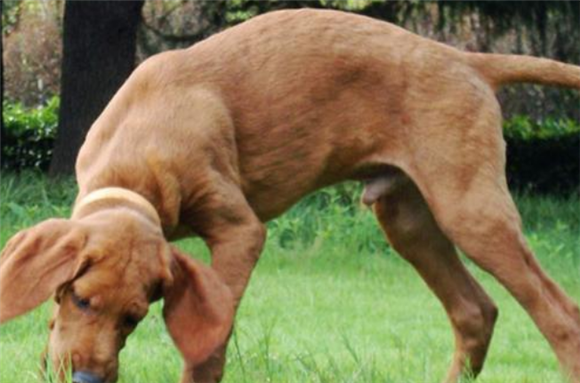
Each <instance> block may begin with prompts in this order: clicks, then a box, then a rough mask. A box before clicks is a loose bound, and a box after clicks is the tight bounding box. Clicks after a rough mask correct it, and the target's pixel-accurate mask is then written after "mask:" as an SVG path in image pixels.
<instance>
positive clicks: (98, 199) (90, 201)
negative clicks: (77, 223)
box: [71, 187, 161, 227]
mask: <svg viewBox="0 0 580 383" xmlns="http://www.w3.org/2000/svg"><path fill="white" fill-rule="evenodd" d="M111 203H114V204H122V205H124V206H126V207H129V208H131V207H132V208H134V209H137V210H138V211H139V212H141V213H142V214H143V215H145V217H147V218H148V219H149V220H151V221H152V223H154V224H155V225H156V226H159V227H161V219H160V218H159V214H158V213H157V210H156V209H155V207H153V205H152V204H151V202H149V201H148V200H147V199H146V198H145V197H143V196H142V195H140V194H138V193H135V192H134V191H131V190H129V189H125V188H120V187H107V188H102V189H97V190H94V191H92V192H90V193H89V194H87V195H86V196H84V197H83V198H81V199H80V200H78V201H77V202H76V203H75V206H74V209H73V213H72V215H71V218H72V219H80V218H82V217H84V216H86V215H88V214H90V213H91V212H93V211H95V210H97V209H100V208H103V207H107V206H110V204H111Z"/></svg>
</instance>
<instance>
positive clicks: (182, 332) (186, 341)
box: [163, 247, 234, 365]
mask: <svg viewBox="0 0 580 383" xmlns="http://www.w3.org/2000/svg"><path fill="white" fill-rule="evenodd" d="M171 252H172V256H171V258H172V260H171V274H172V281H170V282H169V283H168V284H167V286H166V287H165V288H164V292H163V295H164V300H165V303H164V307H163V316H164V318H165V324H166V326H167V329H168V331H169V334H170V335H171V337H172V338H173V341H174V342H175V345H176V346H177V348H178V349H179V351H180V352H181V354H182V355H183V358H184V359H185V361H186V362H187V363H188V364H190V365H197V364H199V363H201V362H203V361H205V360H206V359H207V358H208V357H209V356H210V355H211V353H212V352H213V351H215V349H216V348H217V347H218V346H220V345H221V344H222V343H223V342H224V341H225V340H226V338H227V336H228V334H229V331H230V329H231V326H232V321H233V317H234V303H233V299H232V295H231V292H230V289H229V288H228V287H227V286H226V285H225V284H224V283H223V282H222V280H221V279H220V277H219V276H218V275H217V274H216V273H215V271H213V270H212V269H211V268H210V267H209V266H206V265H204V264H203V263H201V262H199V261H196V260H194V259H191V258H189V257H188V256H187V255H185V254H183V253H181V252H179V250H177V249H175V248H173V247H171Z"/></svg>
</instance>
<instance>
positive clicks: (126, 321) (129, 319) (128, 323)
mask: <svg viewBox="0 0 580 383" xmlns="http://www.w3.org/2000/svg"><path fill="white" fill-rule="evenodd" d="M137 323H139V318H137V317H136V316H134V315H126V316H125V317H124V318H123V326H125V327H129V328H133V327H135V326H137Z"/></svg>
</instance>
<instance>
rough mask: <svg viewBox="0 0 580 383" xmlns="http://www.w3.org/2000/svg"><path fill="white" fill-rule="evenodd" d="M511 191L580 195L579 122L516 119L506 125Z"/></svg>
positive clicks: (505, 133)
mask: <svg viewBox="0 0 580 383" xmlns="http://www.w3.org/2000/svg"><path fill="white" fill-rule="evenodd" d="M504 135H505V140H506V143H507V169H506V172H507V178H508V183H509V185H510V188H512V189H517V190H525V191H529V192H532V193H570V192H576V193H578V192H580V123H579V122H578V121H574V120H556V119H551V118H547V119H545V120H543V121H533V120H532V119H530V118H529V117H526V116H516V117H514V118H512V119H510V120H508V121H506V122H505V123H504Z"/></svg>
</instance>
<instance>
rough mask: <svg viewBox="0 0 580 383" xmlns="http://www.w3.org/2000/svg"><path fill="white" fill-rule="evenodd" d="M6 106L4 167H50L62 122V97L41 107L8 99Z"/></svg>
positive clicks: (3, 150)
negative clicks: (26, 105) (59, 109)
mask: <svg viewBox="0 0 580 383" xmlns="http://www.w3.org/2000/svg"><path fill="white" fill-rule="evenodd" d="M2 107H3V112H2V113H3V119H4V129H5V132H4V133H5V136H4V137H3V141H2V155H1V157H2V167H3V168H5V169H11V170H23V169H26V168H36V169H40V170H42V171H46V170H48V166H49V164H50V158H51V156H52V149H53V146H54V139H55V136H56V128H57V125H58V107H59V98H58V97H56V96H55V97H53V98H51V99H50V100H49V102H48V103H47V104H46V105H45V106H41V107H37V108H26V107H24V106H23V105H22V104H20V103H10V102H8V101H4V103H3V105H2Z"/></svg>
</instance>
